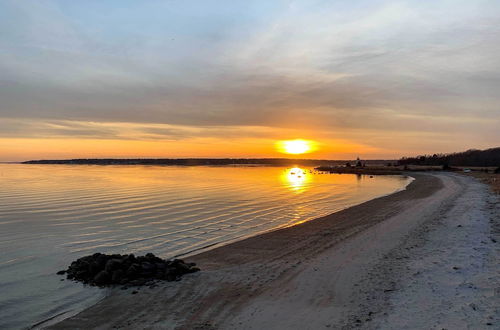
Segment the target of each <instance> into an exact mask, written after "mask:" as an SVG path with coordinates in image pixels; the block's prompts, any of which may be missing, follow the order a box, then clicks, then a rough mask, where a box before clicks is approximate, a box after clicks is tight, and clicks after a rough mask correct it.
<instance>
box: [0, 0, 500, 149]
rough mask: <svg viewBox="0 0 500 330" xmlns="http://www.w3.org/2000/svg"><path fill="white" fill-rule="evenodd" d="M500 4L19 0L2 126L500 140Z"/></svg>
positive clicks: (10, 30)
mask: <svg viewBox="0 0 500 330" xmlns="http://www.w3.org/2000/svg"><path fill="white" fill-rule="evenodd" d="M95 6H97V7H95ZM499 9H500V6H499V5H498V4H495V3H494V2H491V1H474V2H471V1H440V2H421V1H352V2H349V3H347V2H331V3H324V2H310V1H284V2H273V3H272V4H269V3H268V2H264V1H262V2H252V3H251V4H249V3H248V2H230V3H229V2H222V3H221V2H211V3H209V4H208V3H207V4H206V5H204V6H203V8H201V7H198V6H197V5H194V3H192V2H189V1H186V2H183V3H182V4H181V3H177V2H170V3H161V2H151V3H148V4H144V5H134V4H132V3H131V4H128V5H127V6H121V7H120V8H119V7H118V6H116V3H114V2H109V3H100V4H96V3H92V4H90V3H89V4H87V3H85V2H82V3H68V2H58V1H44V2H19V1H5V2H4V3H3V4H1V5H0V12H3V13H4V14H3V16H0V29H1V30H2V31H4V33H2V35H0V100H1V102H0V118H3V119H1V120H2V122H0V134H1V135H2V136H12V135H16V136H18V137H21V136H23V135H24V136H45V137H50V136H53V137H62V136H75V137H76V136H77V137H81V138H87V137H89V138H90V137H95V138H102V139H108V138H119V139H127V138H131V137H133V138H137V139H172V140H183V139H188V138H192V137H193V136H204V137H209V136H210V134H212V136H214V137H217V136H220V135H223V134H227V133H228V132H232V133H231V134H236V132H238V134H240V135H242V134H248V136H249V137H250V136H253V135H252V134H257V133H256V132H260V134H263V135H266V136H271V135H273V134H272V133H271V131H272V129H275V130H276V132H279V133H280V134H285V135H286V134H290V132H297V131H299V130H302V131H305V132H308V131H314V132H315V134H316V135H324V136H328V137H329V138H344V137H345V138H349V139H351V140H352V141H356V142H359V143H361V142H363V143H365V142H364V141H368V142H367V143H372V144H375V143H382V144H384V146H387V147H390V148H394V149H395V150H396V149H398V148H400V149H401V145H399V146H398V144H397V143H395V142H394V141H391V139H393V138H394V136H404V135H405V134H409V135H408V136H410V135H411V136H412V138H414V139H418V134H419V133H420V135H422V136H427V137H429V138H428V139H425V138H424V140H425V141H426V142H425V143H428V147H429V148H433V147H434V144H433V143H432V139H433V138H435V137H436V136H439V138H440V139H444V140H448V141H451V140H455V145H452V144H451V143H449V144H448V145H447V146H448V147H450V148H458V149H461V147H460V146H459V144H460V141H457V140H456V138H457V136H462V138H463V139H468V140H469V141H474V142H476V143H478V145H488V144H489V145H491V144H494V143H496V142H497V141H500V132H498V130H497V129H496V127H498V126H499V118H500V95H499V94H498V92H497V91H498V87H499V86H500V62H499V61H498V58H499V57H500V44H498V42H497V40H498V39H499V37H500V26H499V24H498V21H499V20H500V10H499ZM207 13H210V15H206V14H207ZM0 15H2V14H0ZM12 121H15V122H16V123H17V124H16V126H15V128H12V126H9V125H7V124H5V123H8V122H9V123H12ZM49 122H58V123H59V124H61V123H64V125H63V127H59V128H56V127H50V126H47V123H49ZM82 123H83V124H82ZM89 123H92V124H89ZM116 123H127V124H126V125H125V124H116ZM38 125H39V126H38ZM82 125H83V126H82ZM127 125H136V126H134V127H133V128H131V126H127ZM155 125H160V126H155ZM244 127H246V128H247V129H242V128H244ZM255 127H259V128H264V129H262V130H263V131H265V132H263V131H262V130H261V129H258V130H256V129H254V128H255ZM34 132H36V133H34ZM221 132H222V133H221ZM431 136H432V138H431ZM410 142H411V139H410V137H408V138H407V139H405V143H410ZM401 143H403V142H402V140H401ZM415 143H416V142H415ZM418 143H419V144H420V143H421V142H418Z"/></svg>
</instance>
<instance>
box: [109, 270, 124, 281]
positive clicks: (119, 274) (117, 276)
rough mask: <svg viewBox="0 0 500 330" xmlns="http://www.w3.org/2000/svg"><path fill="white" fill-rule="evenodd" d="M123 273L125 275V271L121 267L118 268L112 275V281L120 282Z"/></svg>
mask: <svg viewBox="0 0 500 330" xmlns="http://www.w3.org/2000/svg"><path fill="white" fill-rule="evenodd" d="M123 275H125V272H124V271H123V270H121V269H117V270H115V271H114V272H113V275H112V276H111V282H112V283H120V281H121V280H122V278H123Z"/></svg>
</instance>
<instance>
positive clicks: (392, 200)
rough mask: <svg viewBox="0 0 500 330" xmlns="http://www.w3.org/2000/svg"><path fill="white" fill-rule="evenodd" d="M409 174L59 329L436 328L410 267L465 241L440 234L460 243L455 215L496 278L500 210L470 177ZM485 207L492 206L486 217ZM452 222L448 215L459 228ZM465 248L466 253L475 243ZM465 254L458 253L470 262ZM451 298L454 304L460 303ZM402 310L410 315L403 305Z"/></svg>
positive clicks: (202, 259)
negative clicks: (390, 187)
mask: <svg viewBox="0 0 500 330" xmlns="http://www.w3.org/2000/svg"><path fill="white" fill-rule="evenodd" d="M411 175H412V176H414V177H415V178H416V180H415V181H413V182H412V183H411V184H410V185H409V186H408V187H407V189H406V190H405V191H401V192H398V193H395V194H393V195H390V196H385V197H381V198H377V199H375V200H371V201H369V202H366V203H363V204H361V205H358V206H355V207H351V208H349V209H346V210H343V211H340V212H337V213H334V214H332V215H329V216H326V217H323V218H319V219H316V220H313V221H310V222H306V223H303V224H300V225H297V226H294V227H290V228H286V229H281V230H277V231H273V232H270V233H266V234H263V235H259V236H255V237H252V238H248V239H245V240H243V241H239V242H236V243H232V244H230V245H226V246H223V247H219V248H216V249H214V250H211V251H208V252H204V253H201V254H198V255H195V256H192V257H190V258H187V260H188V261H194V262H196V263H197V264H198V265H199V266H200V268H201V269H202V271H201V272H200V273H195V274H191V275H188V276H185V277H183V278H182V280H181V281H180V282H175V283H163V284H161V285H159V286H157V287H155V288H142V289H140V290H138V291H139V292H138V293H137V294H132V290H135V289H134V288H130V289H128V290H119V289H116V290H113V291H112V293H111V294H110V296H108V297H107V298H105V299H104V300H102V301H101V302H99V303H98V304H96V305H94V306H92V307H91V308H89V309H87V310H85V311H83V312H81V313H79V314H78V315H76V316H73V317H71V318H69V319H66V320H64V321H62V322H60V323H58V324H55V325H52V326H51V327H50V328H51V329H111V328H124V329H327V328H332V329H351V328H358V327H361V328H374V327H382V328H394V329H398V328H399V329H401V328H405V325H408V324H409V325H410V327H409V328H412V327H411V324H412V323H411V322H408V321H404V320H405V317H408V315H414V314H415V312H418V313H421V314H422V313H423V314H422V315H421V316H420V318H418V317H417V318H413V319H417V320H418V322H419V323H415V324H418V325H419V326H423V327H426V326H428V325H430V324H429V323H428V322H427V321H426V320H427V318H426V317H425V313H424V312H425V308H424V307H422V305H421V304H418V303H417V302H416V303H415V304H416V305H413V304H406V305H405V299H410V298H411V297H422V296H425V295H428V294H429V293H428V292H427V291H426V290H427V289H426V287H425V286H426V285H427V283H428V282H429V281H432V278H433V274H432V273H428V274H427V275H426V276H427V277H426V278H425V279H426V280H422V281H421V282H419V281H418V280H415V281H413V282H412V280H413V276H414V275H413V273H414V272H412V271H413V269H412V267H414V268H415V267H416V268H419V267H421V268H422V269H425V270H429V269H430V270H429V271H432V269H431V268H429V267H430V266H431V265H432V264H433V262H434V261H435V260H431V259H429V261H427V263H425V264H422V265H419V264H418V260H420V259H421V258H422V255H421V254H419V253H424V252H422V251H426V250H425V249H427V253H428V254H430V255H433V254H434V252H435V251H434V250H436V249H438V248H437V246H440V244H441V241H443V242H447V244H449V245H450V246H449V247H441V248H440V249H448V248H449V249H453V248H454V246H453V245H454V244H456V240H454V239H451V238H449V239H447V240H442V238H441V237H440V235H441V236H443V235H444V236H446V235H448V236H449V235H451V234H452V233H453V232H452V231H451V229H450V228H452V229H453V230H461V229H462V228H463V227H457V224H455V222H454V221H455V220H456V219H458V218H459V219H461V221H463V222H464V226H465V225H468V224H467V223H466V222H467V221H469V220H470V219H472V218H473V219H475V220H476V221H477V223H478V224H480V225H481V226H482V227H481V228H482V230H479V229H478V230H476V231H475V232H476V234H477V235H476V236H478V237H479V238H481V239H482V240H487V239H489V241H488V242H487V243H485V244H483V245H485V246H486V245H487V246H488V248H486V249H484V250H480V251H479V252H478V251H476V250H474V251H476V252H477V253H479V254H480V256H478V255H476V256H475V258H474V260H478V258H479V257H481V260H483V261H484V263H485V264H486V265H490V266H491V267H490V268H488V269H485V270H484V272H485V273H488V272H492V271H493V272H494V271H498V268H497V266H498V265H495V264H492V263H491V262H489V259H488V258H489V254H491V253H492V251H493V250H492V249H494V248H496V245H495V243H494V242H493V240H494V239H493V238H492V237H493V236H491V235H498V234H497V233H494V232H492V231H491V230H490V229H488V228H490V227H491V226H493V223H494V221H493V220H492V219H496V221H498V217H497V215H498V213H497V212H498V207H496V206H495V205H498V204H497V203H496V201H491V200H489V202H488V201H487V199H488V198H493V197H491V196H490V193H489V192H488V188H487V187H486V186H485V185H483V184H481V183H479V182H477V181H475V180H474V179H472V178H469V177H465V176H461V175H456V174H443V173H436V174H413V173H412V174H411ZM471 187H472V188H473V189H472V190H471ZM474 189H475V190H474ZM467 194H468V195H470V196H472V197H475V198H476V199H475V202H474V203H472V202H471V203H469V205H468V206H467V207H465V208H464V207H462V208H461V209H460V210H458V209H457V207H459V206H460V205H463V203H464V201H467V200H470V198H468V197H467V196H468V195H467ZM487 203H490V204H491V203H493V204H492V205H493V207H492V208H491V209H488V205H490V204H487ZM483 204H484V205H483ZM490 206H491V205H490ZM479 209H480V210H479ZM481 212H482V213H481ZM443 219H451V220H449V221H448V222H449V223H448V227H449V226H451V227H449V228H448V227H446V226H445V225H444V224H443V223H444V222H443V221H444V220H443ZM429 226H430V227H429ZM433 226H434V227H433ZM443 226H444V227H443ZM478 226H479V225H478ZM488 226H490V227H488ZM429 228H431V229H429ZM443 228H444V229H443ZM436 232H438V233H439V235H437V236H436ZM431 234H433V235H434V236H432V237H431V236H429V235H431ZM481 235H483V236H485V237H484V238H483V237H482V236H481ZM488 235H489V236H488ZM429 237H431V238H429ZM450 237H451V236H450ZM478 237H476V238H478ZM436 242H437V243H436ZM461 242H462V243H461V244H463V245H464V248H465V249H467V248H469V245H470V244H469V243H467V241H466V240H461ZM433 244H434V245H433ZM470 248H473V247H470ZM464 253H465V254H463V255H462V257H460V256H458V257H457V256H455V257H456V258H458V259H459V260H461V258H462V259H464V258H465V259H466V258H469V257H468V256H467V255H466V253H467V252H464ZM448 257H449V256H448ZM448 257H446V256H443V257H442V258H441V259H440V260H439V262H441V263H442V265H440V267H439V268H437V269H436V271H438V270H439V269H441V267H445V268H446V269H451V270H450V271H456V270H455V269H453V268H452V266H451V265H448V264H446V263H450V262H452V263H457V260H447V258H448ZM462 261H463V262H462V264H465V260H462ZM412 262H413V263H415V262H417V265H416V266H415V265H414V264H412ZM456 267H465V266H464V265H462V266H456ZM436 274H437V273H436ZM411 283H412V285H413V286H411V285H410V284H411ZM457 285H458V284H457ZM485 285H486V286H487V287H486V288H484V290H478V291H477V292H476V296H477V297H476V296H474V297H473V298H474V299H476V298H477V299H476V300H477V301H483V300H484V299H483V298H482V296H481V295H489V294H491V292H493V291H492V290H493V289H492V288H493V287H494V282H493V281H490V284H485ZM409 288H411V289H409ZM409 290H410V291H409ZM430 292H431V293H432V291H430ZM446 292H447V293H446V294H449V292H448V291H446ZM447 297H448V296H447ZM497 298H498V297H497ZM448 299H450V300H451V302H450V303H451V304H453V302H454V299H455V298H454V296H450V297H448ZM470 299H472V298H470ZM441 300H442V299H439V297H437V298H436V299H435V300H434V304H435V305H436V307H435V310H436V311H437V312H442V314H443V315H444V316H443V320H445V319H446V316H447V314H446V310H449V308H447V309H444V310H443V308H442V307H440V306H441V305H440V302H441ZM479 304H480V303H479ZM396 305H397V306H406V308H400V309H397V308H395V306H396ZM424 305H425V304H424ZM484 310H486V309H484ZM438 314H439V313H438ZM487 314H488V315H487ZM490 314H491V315H490ZM439 315H440V314H439ZM478 315H479V316H478V317H476V318H472V319H470V322H476V323H477V322H479V323H477V324H481V325H484V326H487V325H486V323H488V321H486V319H488V317H490V318H489V319H490V323H494V322H495V317H496V316H495V315H496V314H494V311H493V312H492V311H490V310H487V311H485V312H481V313H479V314H478ZM437 317H438V316H436V318H437ZM439 317H441V316H439ZM391 318H392V319H391ZM448 318H449V319H454V318H453V317H449V315H448ZM430 321H432V322H436V320H435V319H434V320H430ZM430 321H429V322H430ZM426 322H427V323H426ZM443 322H444V323H446V322H445V321H443ZM466 322H469V321H466ZM438 323H439V322H438ZM476 323H473V325H475V324H476ZM432 324H433V326H435V324H434V323H432ZM439 324H441V323H439ZM402 325H403V326H402Z"/></svg>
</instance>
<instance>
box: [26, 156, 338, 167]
mask: <svg viewBox="0 0 500 330" xmlns="http://www.w3.org/2000/svg"><path fill="white" fill-rule="evenodd" d="M23 163H24V164H66V165H68V164H73V165H182V166H197V165H275V166H288V165H308V166H318V165H323V164H331V163H332V161H330V160H320V159H287V158H159V159H148V158H144V159H112V158H109V159H63V160H30V161H27V162H23Z"/></svg>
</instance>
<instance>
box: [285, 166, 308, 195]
mask: <svg viewBox="0 0 500 330" xmlns="http://www.w3.org/2000/svg"><path fill="white" fill-rule="evenodd" d="M281 181H282V183H283V184H284V185H285V186H287V187H289V188H290V190H292V191H294V192H297V193H298V192H303V191H305V190H306V189H307V187H308V184H309V183H310V181H311V174H310V173H307V171H306V170H305V169H302V168H300V167H293V168H290V169H286V170H285V171H284V172H283V174H282V175H281Z"/></svg>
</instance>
